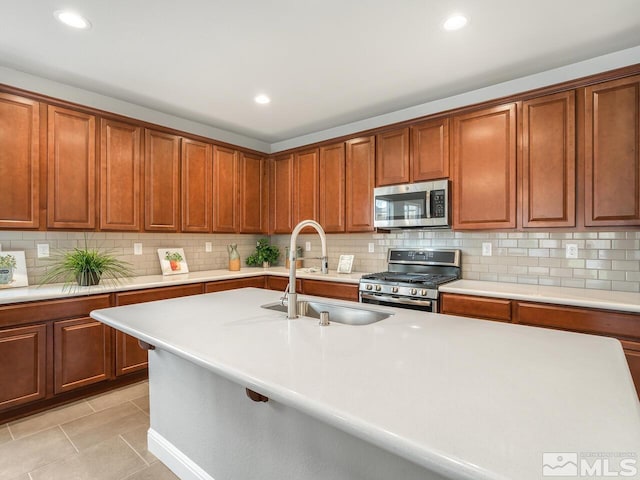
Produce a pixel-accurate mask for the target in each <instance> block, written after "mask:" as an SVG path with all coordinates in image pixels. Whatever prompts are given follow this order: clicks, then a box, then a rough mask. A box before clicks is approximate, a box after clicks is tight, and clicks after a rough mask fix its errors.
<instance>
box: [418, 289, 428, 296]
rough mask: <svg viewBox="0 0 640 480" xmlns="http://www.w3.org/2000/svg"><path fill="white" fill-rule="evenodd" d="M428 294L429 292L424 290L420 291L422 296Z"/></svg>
mask: <svg viewBox="0 0 640 480" xmlns="http://www.w3.org/2000/svg"><path fill="white" fill-rule="evenodd" d="M426 294H427V291H426V290H424V289H422V290H420V295H422V296H423V297H424V296H425V295H426Z"/></svg>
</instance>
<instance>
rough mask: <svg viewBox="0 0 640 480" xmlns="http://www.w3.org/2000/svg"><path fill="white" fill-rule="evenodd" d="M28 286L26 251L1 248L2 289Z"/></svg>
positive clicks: (0, 274) (0, 283) (0, 284)
mask: <svg viewBox="0 0 640 480" xmlns="http://www.w3.org/2000/svg"><path fill="white" fill-rule="evenodd" d="M28 286H29V278H28V277H27V262H26V260H25V256H24V251H15V250H6V251H4V250H0V289H4V288H16V287H28Z"/></svg>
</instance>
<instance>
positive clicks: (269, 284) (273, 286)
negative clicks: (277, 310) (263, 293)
mask: <svg viewBox="0 0 640 480" xmlns="http://www.w3.org/2000/svg"><path fill="white" fill-rule="evenodd" d="M288 287H289V277H272V276H268V277H267V278H266V281H265V288H268V289H269V290H277V291H279V292H284V291H285V289H287V291H289V290H288ZM296 292H302V280H301V279H300V278H296Z"/></svg>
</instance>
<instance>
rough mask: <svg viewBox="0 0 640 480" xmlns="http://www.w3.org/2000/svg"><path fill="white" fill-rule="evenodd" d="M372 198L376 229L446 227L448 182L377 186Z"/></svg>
mask: <svg viewBox="0 0 640 480" xmlns="http://www.w3.org/2000/svg"><path fill="white" fill-rule="evenodd" d="M373 196H374V199H373V200H374V201H373V203H374V222H373V224H374V226H375V227H376V228H450V227H451V224H450V222H449V218H450V212H449V181H448V180H435V181H432V182H421V183H411V184H406V185H392V186H389V187H378V188H375V189H374V191H373Z"/></svg>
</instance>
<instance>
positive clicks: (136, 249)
mask: <svg viewBox="0 0 640 480" xmlns="http://www.w3.org/2000/svg"><path fill="white" fill-rule="evenodd" d="M133 254H134V255H142V244H141V243H134V244H133Z"/></svg>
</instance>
